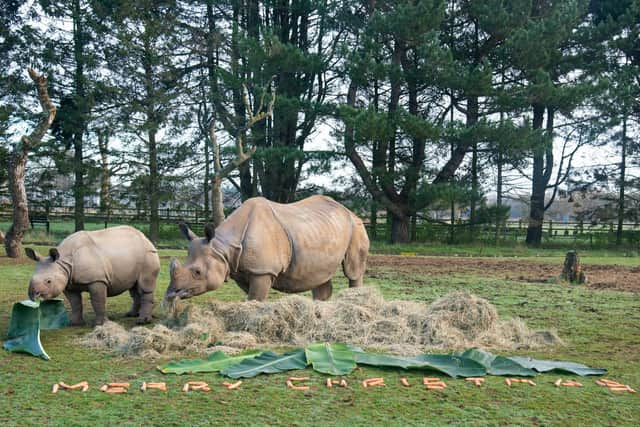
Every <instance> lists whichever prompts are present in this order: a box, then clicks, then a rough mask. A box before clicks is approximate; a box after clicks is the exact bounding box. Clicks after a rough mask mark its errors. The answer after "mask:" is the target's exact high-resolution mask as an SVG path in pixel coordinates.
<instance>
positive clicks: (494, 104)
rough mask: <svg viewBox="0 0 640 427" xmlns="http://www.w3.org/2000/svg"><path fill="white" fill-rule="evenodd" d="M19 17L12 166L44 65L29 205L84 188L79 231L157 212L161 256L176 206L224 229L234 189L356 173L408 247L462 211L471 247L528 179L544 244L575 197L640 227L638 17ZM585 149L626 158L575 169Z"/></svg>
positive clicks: (358, 12) (6, 88)
mask: <svg viewBox="0 0 640 427" xmlns="http://www.w3.org/2000/svg"><path fill="white" fill-rule="evenodd" d="M5 3H6V7H3V8H2V11H1V12H0V68H1V69H2V72H1V73H0V79H1V80H0V86H2V89H3V90H2V94H1V95H0V137H2V142H1V147H0V162H3V163H5V164H6V163H7V162H8V160H7V159H8V158H9V153H10V152H11V151H12V150H15V149H16V147H17V144H18V143H17V142H16V141H17V139H18V138H19V135H21V134H23V133H24V132H23V129H22V128H21V127H20V126H21V125H20V124H21V123H25V122H28V121H30V120H31V121H34V119H35V117H34V116H33V114H32V113H31V111H32V110H33V111H34V112H35V111H37V109H36V107H35V105H37V104H35V103H34V99H33V92H32V85H30V84H29V80H28V78H27V76H26V75H25V73H24V70H25V69H26V67H27V66H32V67H35V68H37V69H38V70H40V71H44V72H45V73H46V74H47V77H48V82H49V85H50V95H51V98H52V99H53V101H54V103H55V104H56V105H57V106H58V113H57V115H56V119H55V121H54V123H53V125H52V129H51V137H49V138H48V139H47V140H45V141H44V142H43V143H42V144H40V145H39V146H38V147H35V148H34V150H33V153H32V154H31V157H32V158H33V167H30V168H29V171H28V177H27V179H28V183H30V184H29V186H30V188H32V189H36V188H37V189H39V195H37V196H36V195H34V197H32V198H33V199H34V200H32V202H34V203H35V202H38V201H39V200H35V199H47V198H50V196H51V194H48V193H46V191H45V190H44V189H45V188H48V187H47V185H49V186H51V185H52V182H53V181H54V180H59V178H60V177H64V178H66V179H67V180H68V182H69V183H70V184H69V186H68V187H69V188H68V189H67V190H66V191H65V192H64V196H66V197H69V198H71V199H73V201H74V207H75V227H76V229H77V230H80V229H83V228H84V211H85V206H86V204H87V203H88V200H89V199H92V200H93V199H96V198H97V199H98V203H99V206H100V209H101V211H102V212H105V213H108V212H109V209H111V208H112V207H114V206H116V205H118V204H120V205H129V206H136V207H138V208H139V209H142V210H144V211H147V212H149V217H150V237H151V238H152V240H157V239H158V236H159V215H158V212H159V209H160V207H161V206H163V205H166V204H171V203H174V204H177V203H178V200H180V203H183V204H187V205H189V206H198V207H200V208H202V209H203V211H204V213H205V216H211V215H214V216H216V215H217V217H218V218H219V216H220V213H219V212H218V211H217V210H216V209H217V208H218V207H219V203H220V201H221V198H220V195H221V193H220V191H219V190H220V186H221V184H222V181H223V180H224V181H225V183H226V184H225V185H226V186H228V188H229V189H231V190H232V191H235V192H236V193H237V194H238V195H239V196H240V198H241V199H242V200H244V199H246V198H249V197H253V196H256V195H262V196H265V197H267V198H269V199H271V200H274V201H277V202H291V201H294V200H296V199H298V198H299V197H301V196H302V195H305V194H308V193H309V192H313V191H314V190H313V189H312V188H305V181H304V178H305V177H308V176H310V175H313V174H322V173H326V172H327V170H328V169H330V167H331V165H332V164H334V165H335V164H341V162H343V163H342V164H344V162H346V163H348V165H349V167H348V168H346V170H350V171H351V170H353V171H355V176H356V177H357V179H353V180H350V181H349V184H348V185H349V188H348V189H347V190H346V191H345V194H355V193H358V192H359V193H360V194H361V195H363V196H364V198H365V199H366V200H367V211H368V212H369V219H370V221H371V222H372V223H374V224H375V222H377V220H378V213H379V212H381V211H386V217H387V221H388V222H389V226H390V230H391V233H390V238H391V240H392V241H393V242H407V241H410V240H411V238H412V230H415V223H416V221H417V219H418V218H421V217H424V216H425V214H424V213H425V212H426V211H427V210H429V209H434V208H436V207H438V208H446V209H449V208H450V210H451V212H452V219H453V217H454V211H455V206H466V207H467V208H468V215H469V227H471V230H472V232H471V234H473V227H474V226H475V225H476V224H478V223H480V222H482V221H486V220H487V218H489V220H491V221H494V222H496V223H497V222H500V221H503V220H504V219H505V217H506V214H507V208H505V207H504V198H505V194H506V193H507V187H508V181H509V180H508V178H507V175H508V174H512V175H513V174H522V176H523V178H522V179H527V180H529V181H528V182H530V185H529V188H528V189H527V193H528V198H529V209H530V212H529V218H528V219H529V221H528V231H527V243H528V244H530V245H534V246H537V245H539V244H540V243H541V239H542V221H543V218H544V212H545V210H547V209H549V207H550V206H551V205H552V203H553V202H554V200H555V198H556V197H557V194H558V192H559V191H560V189H562V190H563V191H565V190H566V189H568V190H569V191H576V192H577V191H589V190H591V189H593V188H596V187H598V188H601V189H602V188H606V189H608V190H613V189H615V191H617V197H616V198H615V200H613V201H612V203H614V204H615V205H616V217H617V220H618V222H619V225H618V229H619V233H620V234H619V236H621V230H622V223H623V221H624V220H625V218H628V217H629V216H630V215H632V212H631V206H632V205H633V201H632V200H629V197H630V195H633V196H635V191H636V188H638V182H637V180H636V179H635V178H634V177H633V174H632V173H631V171H633V168H634V164H635V163H637V159H638V155H637V154H638V144H637V132H638V125H639V119H640V89H639V88H640V77H639V76H640V73H639V67H640V24H639V23H640V2H638V1H637V0H590V1H588V0H565V1H554V0H485V1H470V0H447V1H445V0H375V1H374V0H370V1H351V0H268V1H258V0H162V1H154V0H127V1H124V0H31V1H25V2H19V1H8V2H5ZM270 103H273V109H272V111H270V110H269V111H267V110H268V109H267V106H268V105H270ZM320 137H322V138H330V139H331V140H332V141H333V143H332V144H330V146H328V147H327V148H326V149H322V150H318V149H317V145H316V144H313V142H314V139H315V138H320ZM238 141H241V144H237V142H238ZM310 145H311V146H312V147H313V149H310V148H309V146H310ZM584 146H591V147H592V148H591V150H596V149H598V147H600V148H602V147H603V146H608V147H610V148H611V149H615V150H617V153H618V158H619V161H618V159H615V161H605V160H602V159H598V162H594V164H593V165H592V166H593V167H589V168H581V169H580V170H577V169H575V167H574V165H575V156H576V153H578V152H579V150H580V149H584V148H582V147H584ZM247 153H248V155H245V154H247ZM240 160H241V161H240ZM600 160H602V161H600ZM4 169H6V166H3V170H4ZM222 170H224V171H225V173H221V171H222ZM334 175H336V173H334ZM0 179H5V180H6V178H5V177H4V175H2V174H0ZM56 182H58V181H56ZM58 186H60V185H58ZM358 188H359V189H360V190H358ZM212 189H213V190H214V191H212ZM325 190H327V191H331V190H332V189H331V188H328V189H325ZM32 193H33V192H32ZM487 193H495V194H496V197H495V205H493V206H488V205H487V203H486V199H485V197H484V195H485V194H487ZM34 194H35V193H34ZM216 212H218V213H216ZM620 238H621V237H620Z"/></svg>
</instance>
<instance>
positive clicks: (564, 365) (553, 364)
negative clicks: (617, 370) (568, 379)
mask: <svg viewBox="0 0 640 427" xmlns="http://www.w3.org/2000/svg"><path fill="white" fill-rule="evenodd" d="M509 359H511V360H513V361H514V362H516V363H518V364H519V365H521V366H524V367H525V368H529V369H533V370H535V371H538V372H550V371H557V372H568V373H570V374H575V375H580V376H581V377H584V376H586V375H604V374H606V373H607V370H606V369H602V368H590V367H589V366H587V365H583V364H581V363H575V362H562V361H558V360H540V359H532V358H530V357H509Z"/></svg>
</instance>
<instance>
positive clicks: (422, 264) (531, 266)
mask: <svg viewBox="0 0 640 427" xmlns="http://www.w3.org/2000/svg"><path fill="white" fill-rule="evenodd" d="M563 262H564V260H563V259H561V258H558V261H557V262H547V261H524V260H518V259H517V258H482V257H439V256H430V257H423V256H415V257H404V256H397V255H370V256H369V258H368V261H367V263H368V267H369V270H370V271H368V272H367V275H368V276H370V277H375V275H376V269H377V267H390V268H394V269H396V270H400V271H405V272H408V273H413V272H415V273H420V274H428V275H433V276H445V275H446V276H452V275H476V276H481V277H489V278H497V279H504V280H515V281H521V282H529V283H547V282H555V281H557V280H558V277H559V276H560V273H561V272H562V265H563ZM582 266H583V270H584V272H585V274H586V276H587V284H586V286H587V288H591V289H607V290H613V291H624V292H640V267H625V266H618V265H589V264H588V263H583V264H582Z"/></svg>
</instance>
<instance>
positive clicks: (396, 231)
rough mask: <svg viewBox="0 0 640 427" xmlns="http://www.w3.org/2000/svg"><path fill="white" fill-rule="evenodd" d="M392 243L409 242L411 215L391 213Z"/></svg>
mask: <svg viewBox="0 0 640 427" xmlns="http://www.w3.org/2000/svg"><path fill="white" fill-rule="evenodd" d="M390 214H391V243H409V242H410V241H411V235H410V224H411V217H410V216H409V215H404V216H396V215H395V214H393V213H391V212H390Z"/></svg>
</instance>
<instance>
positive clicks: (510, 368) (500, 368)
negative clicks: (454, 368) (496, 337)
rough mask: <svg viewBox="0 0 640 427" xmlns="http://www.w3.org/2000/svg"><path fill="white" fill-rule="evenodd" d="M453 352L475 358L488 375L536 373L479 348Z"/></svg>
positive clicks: (534, 374) (528, 374)
mask: <svg viewBox="0 0 640 427" xmlns="http://www.w3.org/2000/svg"><path fill="white" fill-rule="evenodd" d="M454 354H455V355H456V356H460V357H466V358H467V359H471V360H475V361H476V362H478V363H479V364H481V365H482V366H484V368H485V369H486V370H487V373H488V374H489V375H514V376H520V377H534V376H536V375H537V374H536V372H535V371H534V370H532V369H529V368H525V367H524V366H522V365H520V364H519V363H517V362H515V361H513V360H511V359H508V358H506V357H503V356H495V355H493V354H491V353H489V352H488V351H485V350H482V349H479V348H471V349H469V350H466V351H464V352H461V353H454Z"/></svg>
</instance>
